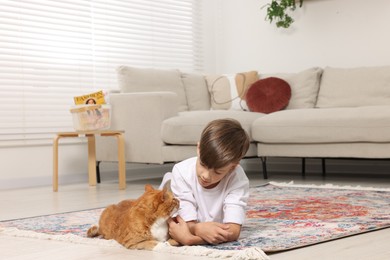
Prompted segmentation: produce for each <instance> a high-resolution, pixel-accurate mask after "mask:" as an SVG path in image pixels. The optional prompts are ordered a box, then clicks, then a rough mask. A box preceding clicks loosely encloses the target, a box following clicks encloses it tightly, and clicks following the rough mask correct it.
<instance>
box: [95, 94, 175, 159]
mask: <svg viewBox="0 0 390 260" xmlns="http://www.w3.org/2000/svg"><path fill="white" fill-rule="evenodd" d="M110 103H111V110H112V111H111V129H115V130H124V131H125V134H124V136H125V158H126V162H136V163H160V164H161V163H163V159H162V154H161V150H162V149H161V148H162V146H163V141H162V140H161V124H162V122H163V121H164V120H165V119H167V118H170V117H172V116H176V115H177V114H178V108H179V99H178V96H177V94H175V93H173V92H137V93H120V94H112V95H110ZM111 139H113V138H106V137H100V138H98V140H97V151H96V158H97V160H98V161H117V160H118V159H117V157H116V154H117V146H116V143H115V140H111Z"/></svg>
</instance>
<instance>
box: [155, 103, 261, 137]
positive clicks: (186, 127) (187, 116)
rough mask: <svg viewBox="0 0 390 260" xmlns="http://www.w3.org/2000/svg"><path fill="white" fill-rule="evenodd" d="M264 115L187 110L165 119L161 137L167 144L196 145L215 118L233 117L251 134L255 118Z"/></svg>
mask: <svg viewBox="0 0 390 260" xmlns="http://www.w3.org/2000/svg"><path fill="white" fill-rule="evenodd" d="M262 116H264V114H262V113H255V112H246V111H232V110H230V111H227V110H211V111H185V112H180V113H179V115H178V116H175V117H171V118H168V119H166V120H164V122H163V124H162V128H161V138H162V140H163V141H164V142H165V143H167V144H179V145H189V144H190V145H196V144H197V143H198V142H199V139H200V135H201V133H202V131H203V129H204V128H205V127H206V125H207V124H208V123H209V122H210V121H212V120H215V119H220V118H233V119H236V120H238V121H239V122H240V123H241V125H242V127H243V128H244V129H245V130H246V131H247V132H248V134H249V136H251V126H252V123H253V121H255V119H257V118H259V117H262Z"/></svg>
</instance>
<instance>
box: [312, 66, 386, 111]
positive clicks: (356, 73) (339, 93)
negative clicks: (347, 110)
mask: <svg viewBox="0 0 390 260" xmlns="http://www.w3.org/2000/svg"><path fill="white" fill-rule="evenodd" d="M388 104H390V66H383V67H361V68H350V69H341V68H330V67H326V68H325V69H324V73H323V75H322V80H321V88H320V92H319V94H318V101H317V104H316V107H320V108H325V107H358V106H371V105H388Z"/></svg>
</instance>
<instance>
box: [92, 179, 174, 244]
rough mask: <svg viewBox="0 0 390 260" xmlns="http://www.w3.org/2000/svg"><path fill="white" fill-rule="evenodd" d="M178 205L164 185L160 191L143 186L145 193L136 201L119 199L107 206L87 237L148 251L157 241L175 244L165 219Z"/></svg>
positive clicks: (149, 186)
mask: <svg viewBox="0 0 390 260" xmlns="http://www.w3.org/2000/svg"><path fill="white" fill-rule="evenodd" d="M178 208H179V201H178V200H177V199H175V198H174V197H173V194H172V192H170V191H168V190H167V188H166V187H165V188H164V189H163V190H162V191H161V190H156V189H154V188H153V187H152V186H151V185H148V184H147V185H145V193H144V194H143V195H142V196H141V197H139V198H138V199H136V200H123V201H121V202H120V203H118V204H114V205H110V206H108V207H107V208H106V209H105V210H104V211H103V212H102V214H101V216H100V219H99V226H92V227H91V228H89V229H88V231H87V236H88V237H96V236H102V237H103V238H105V239H115V240H116V241H117V242H119V243H120V244H122V245H123V246H125V247H126V248H130V249H146V250H152V249H153V248H154V247H155V246H156V245H157V244H158V242H165V241H167V240H168V242H169V243H170V244H171V245H175V246H177V245H179V243H177V242H176V241H175V240H173V239H169V234H168V225H167V220H168V218H170V217H171V216H172V214H173V213H175V212H176V211H177V209H178Z"/></svg>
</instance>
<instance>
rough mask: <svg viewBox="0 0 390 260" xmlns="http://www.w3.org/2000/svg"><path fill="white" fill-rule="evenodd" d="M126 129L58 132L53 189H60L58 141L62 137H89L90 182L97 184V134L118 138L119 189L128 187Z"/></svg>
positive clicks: (93, 184)
mask: <svg viewBox="0 0 390 260" xmlns="http://www.w3.org/2000/svg"><path fill="white" fill-rule="evenodd" d="M123 133H124V131H116V130H95V131H77V132H62V133H57V136H56V137H54V141H53V191H58V142H59V140H60V139H61V138H67V137H87V138H88V182H89V186H96V146H95V136H96V135H100V136H115V137H116V138H117V140H118V168H119V170H118V171H119V189H121V190H122V189H126V165H125V139H124V136H123Z"/></svg>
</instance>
